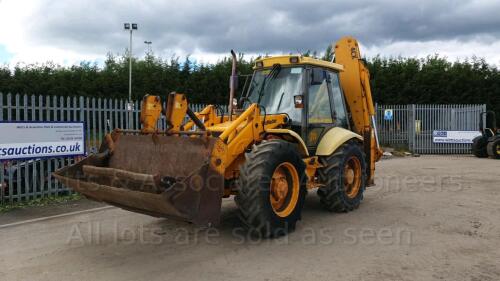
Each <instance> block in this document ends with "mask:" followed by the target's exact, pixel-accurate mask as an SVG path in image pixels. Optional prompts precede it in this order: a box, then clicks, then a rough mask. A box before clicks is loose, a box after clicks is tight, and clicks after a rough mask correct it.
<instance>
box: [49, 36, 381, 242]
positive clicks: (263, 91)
mask: <svg viewBox="0 0 500 281" xmlns="http://www.w3.org/2000/svg"><path fill="white" fill-rule="evenodd" d="M334 50H335V60H334V62H328V61H322V60H318V59H314V58H310V57H303V56H301V55H287V56H275V57H265V58H262V59H258V60H257V61H256V62H255V67H254V74H253V77H252V80H251V83H250V86H249V87H248V91H247V92H246V93H244V94H243V95H242V97H241V98H240V100H239V102H235V99H233V96H234V92H235V85H236V79H235V77H236V76H235V68H236V57H235V56H234V53H233V73H232V76H231V77H232V79H231V83H230V84H231V87H230V88H231V91H230V103H229V113H228V114H223V113H222V112H220V113H218V108H217V107H216V106H214V105H209V106H207V107H205V108H204V109H203V110H201V111H200V112H192V111H191V109H190V108H189V104H188V101H187V99H186V96H185V95H183V94H179V93H171V94H169V95H168V97H167V99H166V106H165V108H163V107H162V101H161V98H160V97H159V96H151V95H148V96H145V97H144V99H143V101H142V108H141V123H142V129H141V130H137V131H134V130H121V129H116V130H114V131H113V132H112V133H111V134H109V135H107V136H105V138H104V140H103V142H102V145H101V147H100V150H99V153H98V154H94V155H90V156H89V157H87V158H85V159H84V160H82V161H80V162H79V163H77V164H75V165H73V166H69V167H66V168H63V169H61V170H58V171H57V172H56V173H55V177H56V178H57V179H58V180H59V181H61V182H62V183H64V184H65V185H67V186H69V187H71V188H72V189H74V190H76V191H78V192H80V193H82V194H84V195H85V196H87V197H88V198H90V199H94V200H97V201H102V202H106V203H109V204H112V205H115V206H119V207H122V208H124V209H127V210H131V211H135V212H141V213H146V214H150V215H153V216H163V217H171V218H178V219H182V220H187V221H190V222H193V223H195V224H198V225H217V224H218V223H219V220H220V211H221V201H222V198H224V197H229V196H232V195H234V198H235V201H236V204H237V206H238V207H239V212H240V217H241V219H242V221H243V223H244V224H245V225H247V226H248V227H249V228H250V229H251V230H252V231H254V232H255V233H258V234H260V235H262V236H265V237H270V236H276V235H280V234H284V233H287V232H289V231H291V230H293V229H294V228H295V224H296V222H297V221H298V220H299V219H300V218H301V211H302V206H303V203H304V198H305V196H306V193H307V190H308V189H317V194H318V195H319V197H320V201H321V204H322V205H323V206H324V207H325V208H326V209H327V210H330V211H336V212H348V211H351V210H353V209H355V208H357V207H358V206H359V204H360V202H361V200H362V199H363V192H364V190H365V187H367V186H370V185H372V184H373V183H374V172H375V162H376V161H378V160H379V158H380V156H381V150H380V148H379V145H378V141H377V134H376V130H375V122H374V108H373V102H372V96H371V91H370V83H369V73H368V69H367V68H366V66H365V65H364V63H363V61H362V60H361V56H360V52H359V46H358V42H357V41H356V40H355V39H354V38H352V37H345V38H342V39H341V40H339V41H338V42H337V43H336V44H335V46H334ZM162 114H164V118H165V119H166V122H167V124H168V126H167V129H166V130H159V129H157V126H156V124H157V121H158V119H159V118H161V115H162ZM186 116H188V117H189V119H187V121H185V120H186V119H185V118H186Z"/></svg>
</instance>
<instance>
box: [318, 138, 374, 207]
mask: <svg viewBox="0 0 500 281" xmlns="http://www.w3.org/2000/svg"><path fill="white" fill-rule="evenodd" d="M320 162H321V164H322V165H323V166H324V167H323V168H321V169H320V170H319V171H318V174H319V180H320V183H322V184H324V186H322V187H320V188H318V196H319V197H320V202H321V204H322V205H323V207H325V208H326V209H327V210H329V211H332V212H349V211H352V210H354V209H356V208H358V207H359V205H360V204H361V200H363V192H364V191H365V188H366V160H365V154H364V152H363V150H362V149H361V147H360V145H359V144H358V143H356V142H354V141H349V142H347V143H345V144H343V145H342V146H341V147H340V148H339V149H337V151H335V152H334V153H333V154H332V155H329V156H326V157H321V158H320Z"/></svg>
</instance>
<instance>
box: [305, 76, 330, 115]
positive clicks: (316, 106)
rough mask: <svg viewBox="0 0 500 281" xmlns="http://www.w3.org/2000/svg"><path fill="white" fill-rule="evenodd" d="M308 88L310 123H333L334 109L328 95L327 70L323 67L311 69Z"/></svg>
mask: <svg viewBox="0 0 500 281" xmlns="http://www.w3.org/2000/svg"><path fill="white" fill-rule="evenodd" d="M310 73H311V79H310V83H309V89H308V95H309V98H308V102H307V104H308V107H307V109H308V110H307V114H308V122H309V124H318V123H332V122H333V119H332V111H331V107H330V99H329V96H328V81H327V78H328V77H327V72H326V71H325V70H323V69H321V68H317V67H314V68H312V69H311V72H310Z"/></svg>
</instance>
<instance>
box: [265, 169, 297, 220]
mask: <svg viewBox="0 0 500 281" xmlns="http://www.w3.org/2000/svg"><path fill="white" fill-rule="evenodd" d="M270 189H271V190H270V191H271V192H270V194H269V199H270V201H271V207H272V208H273V211H274V213H275V214H276V215H278V216H280V217H287V216H289V215H290V214H291V213H292V212H293V210H294V209H295V206H296V205H297V201H298V199H299V174H298V173H297V170H296V169H295V167H294V166H293V165H292V164H291V163H289V162H285V163H282V164H280V165H279V166H278V167H276V169H275V170H274V172H273V176H272V179H271V188H270Z"/></svg>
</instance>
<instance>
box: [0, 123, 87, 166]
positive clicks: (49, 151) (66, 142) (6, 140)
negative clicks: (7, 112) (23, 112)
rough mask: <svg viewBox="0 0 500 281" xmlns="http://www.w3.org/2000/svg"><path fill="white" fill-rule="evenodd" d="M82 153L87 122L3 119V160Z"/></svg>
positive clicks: (0, 126) (0, 147) (0, 153)
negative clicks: (7, 120) (5, 120)
mask: <svg viewBox="0 0 500 281" xmlns="http://www.w3.org/2000/svg"><path fill="white" fill-rule="evenodd" d="M80 155H85V129H84V124H83V122H0V161H2V160H15V159H33V158H42V157H63V156H64V157H68V156H80Z"/></svg>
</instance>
